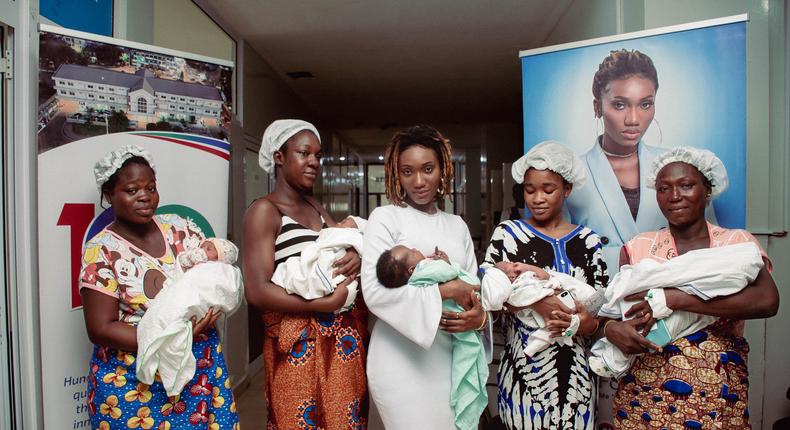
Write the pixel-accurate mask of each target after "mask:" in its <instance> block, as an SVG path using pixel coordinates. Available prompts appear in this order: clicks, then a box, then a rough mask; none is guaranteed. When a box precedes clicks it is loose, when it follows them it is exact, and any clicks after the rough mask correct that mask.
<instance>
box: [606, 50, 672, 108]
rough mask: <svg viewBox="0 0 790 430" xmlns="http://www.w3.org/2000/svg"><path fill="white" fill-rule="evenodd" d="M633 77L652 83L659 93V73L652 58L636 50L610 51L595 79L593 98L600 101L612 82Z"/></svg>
mask: <svg viewBox="0 0 790 430" xmlns="http://www.w3.org/2000/svg"><path fill="white" fill-rule="evenodd" d="M631 76H642V77H644V78H646V79H648V80H650V81H652V82H653V85H654V86H655V89H656V91H658V72H656V68H655V66H654V65H653V60H651V59H650V57H648V56H647V55H646V54H643V53H641V52H639V51H637V50H635V49H634V50H631V51H629V50H627V49H620V50H619V51H610V52H609V55H608V56H607V57H606V58H604V59H603V61H602V62H601V64H599V65H598V71H597V72H595V76H594V77H593V83H592V93H593V97H595V99H596V100H600V99H601V96H602V95H603V92H604V91H606V87H607V85H609V83H610V82H612V81H616V80H618V79H626V78H628V77H631Z"/></svg>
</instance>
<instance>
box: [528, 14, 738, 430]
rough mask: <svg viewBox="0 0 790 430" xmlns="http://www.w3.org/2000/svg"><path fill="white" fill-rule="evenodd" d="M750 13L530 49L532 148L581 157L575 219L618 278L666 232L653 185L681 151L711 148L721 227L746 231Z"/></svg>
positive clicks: (607, 416)
mask: <svg viewBox="0 0 790 430" xmlns="http://www.w3.org/2000/svg"><path fill="white" fill-rule="evenodd" d="M746 19H747V17H746V16H745V15H740V16H733V17H727V18H721V19H716V20H710V21H703V22H697V23H691V24H684V25H678V26H673V27H665V28H659V29H653V30H646V31H640V32H635V33H628V34H622V35H617V36H612V37H605V38H599V39H593V40H587V41H581V42H574V43H569V44H564V45H557V46H551V47H545V48H539V49H534V50H529V51H522V52H521V53H520V57H521V65H522V82H523V112H524V150H525V152H526V151H528V150H529V149H530V148H531V147H533V146H534V145H536V144H538V143H539V142H541V141H545V140H555V141H559V142H561V143H563V144H565V145H567V146H569V147H570V148H572V149H573V150H574V152H575V153H576V154H577V155H578V156H579V157H580V158H581V160H582V162H583V163H584V164H585V165H586V166H587V167H588V169H589V171H590V173H591V177H589V178H587V182H586V184H585V185H584V186H583V187H582V188H580V189H579V190H576V189H574V190H573V192H572V193H571V196H570V197H569V199H568V201H567V204H566V208H567V210H568V211H567V213H566V215H567V216H568V217H569V218H570V220H571V221H572V222H574V223H583V224H585V225H587V226H588V227H591V228H592V229H593V230H595V231H596V232H597V233H598V234H599V235H600V236H601V237H602V243H604V256H605V257H606V261H607V265H608V266H609V273H610V275H613V274H614V273H616V272H617V267H618V256H619V252H620V247H621V246H622V244H623V243H625V242H627V241H628V240H630V239H631V238H632V237H633V236H634V235H636V234H638V233H640V232H643V231H651V230H657V229H659V228H661V227H664V226H666V219H665V218H664V217H663V215H662V214H661V213H660V210H659V209H658V205H657V204H656V202H655V192H654V191H653V190H650V189H649V188H647V187H646V185H647V184H646V180H645V179H646V173H647V172H648V171H649V170H650V168H651V166H650V165H651V164H652V161H653V160H654V159H655V158H656V157H657V156H659V155H660V154H662V153H663V152H665V151H667V150H669V149H670V148H672V147H676V146H693V147H697V148H704V149H708V150H711V151H713V152H714V153H715V154H716V155H717V156H718V157H719V158H721V159H722V161H723V162H724V164H725V166H726V168H727V172H728V174H729V180H730V184H729V188H728V189H727V190H726V191H725V192H724V193H723V194H722V195H721V196H720V197H719V198H718V199H716V200H714V201H713V202H712V204H711V206H710V207H709V209H708V218H709V219H710V220H713V221H715V222H716V223H717V224H719V225H721V226H723V227H729V228H743V227H744V226H745V217H746V210H745V206H746V205H745V202H746V199H745V189H746ZM613 385H614V381H612V383H611V384H610V383H609V382H608V381H604V383H603V384H602V385H601V387H600V388H601V393H600V395H599V407H598V415H599V416H598V420H597V421H598V427H597V428H599V429H606V428H612V427H611V425H612V424H611V422H612V411H611V399H610V396H611V394H612V393H613V391H612V389H613Z"/></svg>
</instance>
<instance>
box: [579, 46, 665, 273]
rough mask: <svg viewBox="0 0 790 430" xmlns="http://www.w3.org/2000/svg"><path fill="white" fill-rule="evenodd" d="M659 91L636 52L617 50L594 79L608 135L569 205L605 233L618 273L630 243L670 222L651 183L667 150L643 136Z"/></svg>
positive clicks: (596, 105)
mask: <svg viewBox="0 0 790 430" xmlns="http://www.w3.org/2000/svg"><path fill="white" fill-rule="evenodd" d="M657 90H658V74H657V72H656V68H655V66H653V61H652V60H651V59H650V57H648V56H647V55H645V54H643V53H641V52H639V51H636V50H631V51H629V50H625V49H621V50H619V51H612V52H611V53H610V54H609V56H607V57H606V58H604V60H603V62H601V64H600V65H599V66H598V71H597V72H596V73H595V76H594V78H593V84H592V91H593V112H594V114H595V117H596V118H598V119H599V120H600V121H601V122H602V123H603V133H601V134H600V135H598V136H597V138H596V141H595V144H594V145H593V146H592V148H590V150H588V151H587V152H586V153H584V154H583V155H582V156H581V159H582V162H583V164H584V166H585V168H586V169H587V176H588V178H590V180H589V181H588V186H585V187H583V188H580V189H579V190H578V191H576V190H574V191H576V192H574V193H572V194H571V195H570V197H569V198H568V200H566V209H567V210H568V215H569V216H570V219H571V222H573V223H574V224H583V225H586V226H587V227H590V228H591V229H592V230H593V231H595V232H596V233H598V234H599V235H600V236H601V241H602V243H603V244H604V257H605V260H606V264H607V266H608V268H609V270H610V271H614V272H615V273H616V271H617V268H618V258H619V253H620V247H621V246H622V245H623V244H624V243H625V242H627V241H628V240H630V239H631V238H632V237H634V236H635V235H637V234H638V233H640V232H643V231H652V230H657V229H659V228H661V227H664V226H666V219H665V218H664V217H663V216H662V215H661V211H660V210H659V209H658V205H657V204H656V196H655V191H654V190H652V189H649V188H647V187H646V186H645V185H646V184H645V174H646V172H647V171H648V170H649V169H650V165H651V164H652V162H653V160H654V159H655V158H656V157H658V156H659V155H661V154H662V153H663V152H665V151H666V149H664V148H659V147H656V146H650V145H647V144H646V143H645V142H644V140H643V139H642V138H643V136H644V134H645V132H646V131H647V129H648V128H649V127H650V125H651V123H652V122H653V119H654V116H655V102H656V92H657Z"/></svg>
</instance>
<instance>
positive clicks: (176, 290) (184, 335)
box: [137, 238, 244, 396]
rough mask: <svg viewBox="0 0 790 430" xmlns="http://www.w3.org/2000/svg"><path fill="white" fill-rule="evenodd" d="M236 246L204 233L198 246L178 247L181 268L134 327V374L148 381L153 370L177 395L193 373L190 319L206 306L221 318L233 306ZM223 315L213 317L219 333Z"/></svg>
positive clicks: (238, 288) (237, 299) (238, 297)
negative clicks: (135, 333)
mask: <svg viewBox="0 0 790 430" xmlns="http://www.w3.org/2000/svg"><path fill="white" fill-rule="evenodd" d="M238 253H239V251H238V248H236V245H234V244H233V243H232V242H230V241H228V240H225V239H218V238H209V239H206V240H205V241H203V242H202V243H201V244H200V247H199V248H195V249H193V250H190V251H185V252H182V253H181V254H180V255H179V256H178V262H179V265H180V267H181V269H182V270H183V271H184V273H183V274H182V275H181V276H180V277H178V278H177V279H174V280H167V281H165V283H164V285H163V288H162V290H161V291H159V293H158V294H157V295H156V297H155V298H154V299H151V300H149V302H148V309H147V310H146V312H145V314H144V315H143V318H142V319H141V320H140V323H139V324H138V326H137V378H138V379H139V380H140V382H143V383H146V384H149V385H150V384H152V383H153V382H154V378H155V376H156V373H157V371H158V372H159V376H160V378H161V380H162V384H163V385H164V387H165V390H166V391H167V394H168V395H169V396H174V395H176V394H179V393H180V392H181V390H182V389H183V387H184V385H186V384H187V383H188V382H189V381H190V380H191V379H192V377H193V376H194V375H195V367H196V361H195V356H194V355H193V354H192V329H193V325H194V322H195V321H196V320H198V319H201V318H203V317H204V316H205V315H206V314H207V313H208V312H209V309H212V310H213V313H214V314H217V313H220V314H221V315H222V316H223V317H227V316H228V315H230V314H232V313H233V312H235V311H236V309H238V307H239V305H240V304H241V302H242V297H243V295H244V289H243V285H242V278H241V271H240V270H239V269H238V268H237V267H235V266H233V265H232V264H233V263H235V262H236V259H237V257H238ZM223 325H224V319H223V318H220V319H218V320H217V329H218V332H219V333H220V335H221V334H222V333H223Z"/></svg>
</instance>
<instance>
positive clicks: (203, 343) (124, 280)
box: [80, 215, 238, 430]
mask: <svg viewBox="0 0 790 430" xmlns="http://www.w3.org/2000/svg"><path fill="white" fill-rule="evenodd" d="M154 221H155V222H156V224H157V225H158V226H159V230H160V231H161V233H162V237H163V238H164V240H165V248H166V249H165V252H164V254H163V255H162V256H159V257H154V256H151V255H149V254H148V253H146V252H144V251H142V250H140V249H138V248H137V247H136V246H134V245H133V244H132V243H130V242H129V241H127V240H126V239H124V238H122V237H121V236H119V235H117V234H116V233H114V232H112V231H110V230H108V229H106V228H105V229H104V230H102V231H101V232H99V233H98V234H97V235H96V236H94V237H93V238H92V239H90V240H89V241H88V242H87V243H86V244H85V247H84V249H83V257H82V270H81V272H80V288H89V289H91V290H94V291H98V292H100V293H102V294H107V295H110V296H112V297H116V298H117V299H118V320H119V321H122V322H125V323H127V324H130V325H136V324H137V323H138V322H139V321H140V319H141V318H142V317H143V315H144V314H145V311H146V309H147V308H148V303H149V300H151V299H153V298H154V297H155V296H156V293H158V292H159V290H160V289H161V288H162V284H163V283H164V281H165V280H166V279H168V278H173V277H175V276H177V275H178V274H179V272H180V269H179V268H178V263H177V259H176V257H178V254H180V253H181V252H184V251H187V250H190V249H195V248H197V247H198V245H199V244H200V242H201V241H202V240H203V239H204V236H203V233H202V232H201V230H200V228H199V227H197V225H196V224H195V223H194V222H192V221H191V220H188V219H184V218H181V217H179V216H177V215H157V216H155V217H154ZM192 352H193V354H194V355H195V358H196V359H197V369H196V371H195V376H194V377H193V378H192V380H191V381H190V382H189V383H188V384H187V385H186V386H185V387H184V389H183V391H182V392H181V394H180V395H179V396H174V397H168V396H167V394H166V392H165V389H164V386H163V385H162V383H161V381H159V380H158V377H157V381H156V382H155V383H154V384H153V385H150V386H149V385H146V384H143V383H142V382H139V381H137V378H136V376H135V369H136V365H137V363H136V354H135V353H132V352H125V351H118V350H115V349H112V348H107V347H103V346H99V345H96V346H95V347H94V351H93V356H92V358H91V362H90V373H89V377H88V412H89V415H90V419H91V428H93V429H101V430H110V429H144V430H148V429H157V430H168V429H192V428H194V429H210V430H222V429H238V415H237V413H236V405H235V403H234V401H233V393H232V391H231V381H230V378H229V376H230V375H229V374H228V369H227V366H226V364H225V359H224V356H223V354H222V344H221V343H220V342H219V337H218V335H217V332H216V331H214V330H210V331H208V332H207V333H204V334H201V335H200V336H198V337H197V338H195V340H194V342H193V344H192Z"/></svg>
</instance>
